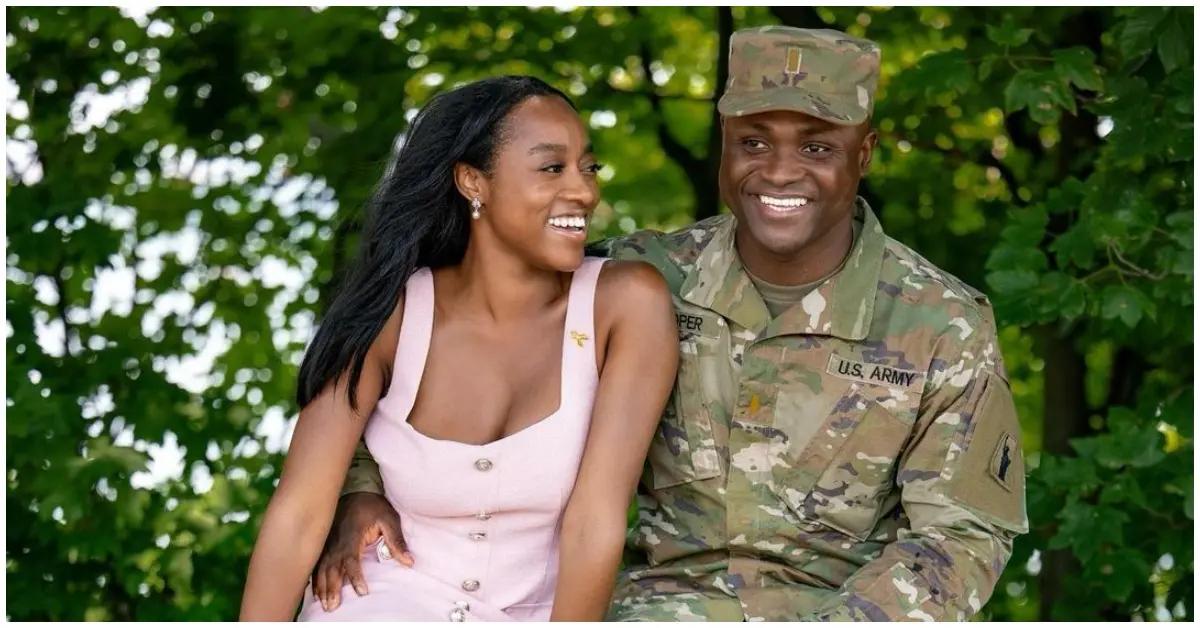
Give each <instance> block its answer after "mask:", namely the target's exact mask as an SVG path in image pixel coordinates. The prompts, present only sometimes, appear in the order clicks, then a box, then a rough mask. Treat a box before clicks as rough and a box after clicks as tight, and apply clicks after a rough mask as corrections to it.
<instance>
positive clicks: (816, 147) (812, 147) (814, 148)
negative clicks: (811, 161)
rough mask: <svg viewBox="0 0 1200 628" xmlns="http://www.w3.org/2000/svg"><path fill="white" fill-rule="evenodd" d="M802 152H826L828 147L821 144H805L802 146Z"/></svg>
mask: <svg viewBox="0 0 1200 628" xmlns="http://www.w3.org/2000/svg"><path fill="white" fill-rule="evenodd" d="M804 152H806V153H828V152H829V147H828V146H822V145H820V144H807V145H805V146H804Z"/></svg>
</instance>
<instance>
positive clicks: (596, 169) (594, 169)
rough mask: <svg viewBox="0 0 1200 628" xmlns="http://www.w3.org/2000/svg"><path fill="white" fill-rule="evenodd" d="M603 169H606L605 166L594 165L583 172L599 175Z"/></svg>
mask: <svg viewBox="0 0 1200 628" xmlns="http://www.w3.org/2000/svg"><path fill="white" fill-rule="evenodd" d="M603 169H604V164H592V165H590V166H588V167H587V168H584V169H583V171H584V172H587V173H590V174H598V173H599V172H600V171H601V170H603Z"/></svg>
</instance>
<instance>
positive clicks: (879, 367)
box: [825, 353, 925, 388]
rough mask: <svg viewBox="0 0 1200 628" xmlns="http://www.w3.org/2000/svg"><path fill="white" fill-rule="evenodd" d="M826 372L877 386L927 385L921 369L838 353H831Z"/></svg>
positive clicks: (905, 386) (909, 386) (908, 386)
mask: <svg viewBox="0 0 1200 628" xmlns="http://www.w3.org/2000/svg"><path fill="white" fill-rule="evenodd" d="M825 372H826V373H828V374H830V375H832V376H834V377H838V378H841V379H848V380H852V381H856V382H863V383H864V384H874V385H876V386H890V387H892V388H911V387H913V386H924V385H925V374H924V373H921V372H920V371H908V370H905V369H899V368H896V367H894V366H888V365H886V364H874V363H872V362H860V361H858V360H851V359H849V358H844V357H842V356H840V355H838V354H836V353H833V354H830V355H829V364H828V365H827V366H826V367H825Z"/></svg>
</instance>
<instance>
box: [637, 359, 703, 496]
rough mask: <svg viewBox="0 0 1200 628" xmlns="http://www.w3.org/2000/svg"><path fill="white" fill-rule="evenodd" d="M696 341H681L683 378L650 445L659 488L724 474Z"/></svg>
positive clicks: (653, 476)
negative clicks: (703, 387)
mask: <svg viewBox="0 0 1200 628" xmlns="http://www.w3.org/2000/svg"><path fill="white" fill-rule="evenodd" d="M688 343H693V346H692V347H688V346H687V345H688ZM694 343H695V341H694V340H684V341H682V342H681V343H680V345H681V346H680V349H681V355H680V363H679V377H678V379H677V380H676V382H675V390H674V392H673V393H672V394H671V401H670V403H668V404H667V408H666V410H665V411H664V412H663V417H662V420H661V421H660V422H659V424H658V434H656V435H655V438H654V441H653V442H652V443H651V445H650V453H649V457H648V462H649V465H650V471H651V476H652V480H653V487H654V489H655V490H658V489H664V488H669V487H672V486H677V485H679V484H686V483H688V482H694V481H696V480H706V479H709V478H714V477H717V476H719V475H721V463H720V460H719V458H718V457H717V446H716V440H715V438H714V437H713V427H712V418H711V415H710V408H709V407H708V405H707V403H706V402H705V398H704V390H703V389H702V387H701V386H700V385H699V384H700V381H699V374H698V372H697V365H696V363H695V360H696V348H695V346H694ZM689 349H690V355H689Z"/></svg>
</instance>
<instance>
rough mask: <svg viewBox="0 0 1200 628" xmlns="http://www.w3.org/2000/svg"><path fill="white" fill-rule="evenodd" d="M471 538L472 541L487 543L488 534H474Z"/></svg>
mask: <svg viewBox="0 0 1200 628" xmlns="http://www.w3.org/2000/svg"><path fill="white" fill-rule="evenodd" d="M470 537H471V540H472V541H486V540H487V532H472V533H471V534H470Z"/></svg>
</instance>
